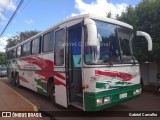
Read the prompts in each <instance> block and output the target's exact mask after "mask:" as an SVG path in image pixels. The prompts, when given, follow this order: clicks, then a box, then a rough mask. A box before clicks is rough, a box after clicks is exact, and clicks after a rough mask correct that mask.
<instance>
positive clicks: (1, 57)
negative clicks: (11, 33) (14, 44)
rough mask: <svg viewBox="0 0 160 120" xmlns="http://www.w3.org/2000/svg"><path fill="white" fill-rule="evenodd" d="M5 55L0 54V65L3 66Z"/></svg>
mask: <svg viewBox="0 0 160 120" xmlns="http://www.w3.org/2000/svg"><path fill="white" fill-rule="evenodd" d="M5 61H6V54H5V53H4V52H0V65H2V64H5Z"/></svg>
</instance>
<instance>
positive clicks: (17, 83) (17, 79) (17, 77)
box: [15, 74, 20, 88]
mask: <svg viewBox="0 0 160 120" xmlns="http://www.w3.org/2000/svg"><path fill="white" fill-rule="evenodd" d="M15 83H16V86H17V87H18V88H20V84H19V75H18V74H17V75H16V78H15Z"/></svg>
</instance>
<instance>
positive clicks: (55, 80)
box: [54, 79, 66, 87]
mask: <svg viewBox="0 0 160 120" xmlns="http://www.w3.org/2000/svg"><path fill="white" fill-rule="evenodd" d="M54 84H55V85H63V86H65V87H66V84H64V83H63V82H61V81H59V80H57V79H54Z"/></svg>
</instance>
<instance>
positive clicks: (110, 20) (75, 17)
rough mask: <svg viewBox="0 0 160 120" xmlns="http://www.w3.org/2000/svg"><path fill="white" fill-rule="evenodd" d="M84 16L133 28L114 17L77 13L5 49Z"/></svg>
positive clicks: (8, 49)
mask: <svg viewBox="0 0 160 120" xmlns="http://www.w3.org/2000/svg"><path fill="white" fill-rule="evenodd" d="M84 18H91V19H95V20H101V21H105V22H109V23H112V24H116V25H120V26H123V27H127V28H130V29H133V27H132V26H131V25H129V24H127V23H124V22H121V21H118V20H115V19H111V18H107V17H102V16H97V15H94V14H83V15H77V16H74V17H70V18H67V19H66V20H63V21H62V22H60V23H58V24H56V25H54V26H52V27H50V28H49V29H47V30H45V31H42V32H40V33H38V34H36V35H34V36H33V37H31V38H29V39H27V40H25V41H23V42H21V43H19V44H17V45H16V46H13V47H10V48H7V49H6V51H10V50H12V49H14V48H16V47H17V46H19V45H21V44H23V43H25V42H27V41H30V40H32V39H33V38H35V37H37V36H40V35H42V34H44V33H46V32H47V31H49V30H51V29H53V28H56V27H58V26H59V25H62V24H64V23H67V22H70V21H73V20H76V19H84Z"/></svg>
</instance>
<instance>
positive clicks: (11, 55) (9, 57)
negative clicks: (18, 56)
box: [7, 50, 13, 60]
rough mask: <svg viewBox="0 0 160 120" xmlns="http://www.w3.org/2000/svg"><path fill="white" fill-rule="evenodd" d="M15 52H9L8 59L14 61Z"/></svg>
mask: <svg viewBox="0 0 160 120" xmlns="http://www.w3.org/2000/svg"><path fill="white" fill-rule="evenodd" d="M12 53H13V52H12V50H11V51H8V54H7V55H8V59H9V60H10V59H12V58H13V54H12Z"/></svg>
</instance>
